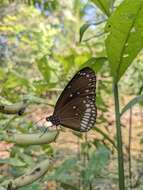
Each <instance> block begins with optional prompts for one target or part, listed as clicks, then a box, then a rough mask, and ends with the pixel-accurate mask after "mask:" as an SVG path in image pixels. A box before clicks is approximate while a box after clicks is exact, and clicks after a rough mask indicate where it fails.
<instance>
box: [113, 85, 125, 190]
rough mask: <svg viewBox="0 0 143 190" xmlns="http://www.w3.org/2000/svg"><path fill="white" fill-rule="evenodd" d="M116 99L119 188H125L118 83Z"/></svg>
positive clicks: (115, 93)
mask: <svg viewBox="0 0 143 190" xmlns="http://www.w3.org/2000/svg"><path fill="white" fill-rule="evenodd" d="M114 101H115V116H116V135H117V151H118V176H119V190H125V177H124V159H123V146H122V131H121V124H120V107H119V96H118V84H117V83H114Z"/></svg>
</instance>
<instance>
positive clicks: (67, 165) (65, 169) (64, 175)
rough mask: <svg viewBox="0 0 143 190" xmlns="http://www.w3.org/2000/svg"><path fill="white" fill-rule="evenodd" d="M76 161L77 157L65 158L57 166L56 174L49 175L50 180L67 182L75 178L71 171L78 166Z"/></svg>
mask: <svg viewBox="0 0 143 190" xmlns="http://www.w3.org/2000/svg"><path fill="white" fill-rule="evenodd" d="M76 162H77V159H76V158H71V159H68V160H65V161H64V162H63V163H62V164H61V165H60V166H59V167H58V168H56V170H55V172H54V174H53V175H50V176H49V177H48V180H56V181H59V182H62V183H66V184H67V181H70V180H71V179H73V176H72V175H71V171H72V169H73V168H74V167H75V166H76Z"/></svg>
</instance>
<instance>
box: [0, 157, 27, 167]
mask: <svg viewBox="0 0 143 190" xmlns="http://www.w3.org/2000/svg"><path fill="white" fill-rule="evenodd" d="M0 164H9V165H11V166H19V167H23V166H25V165H26V164H25V163H24V162H21V161H20V160H19V159H17V158H7V159H0Z"/></svg>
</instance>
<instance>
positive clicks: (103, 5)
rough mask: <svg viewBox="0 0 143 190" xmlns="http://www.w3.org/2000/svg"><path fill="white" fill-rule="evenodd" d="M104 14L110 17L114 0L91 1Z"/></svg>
mask: <svg viewBox="0 0 143 190" xmlns="http://www.w3.org/2000/svg"><path fill="white" fill-rule="evenodd" d="M91 1H92V2H93V3H94V4H95V5H96V6H97V7H98V8H99V9H100V10H101V11H102V12H103V13H104V14H106V15H107V16H110V12H111V8H112V5H113V2H114V0H91Z"/></svg>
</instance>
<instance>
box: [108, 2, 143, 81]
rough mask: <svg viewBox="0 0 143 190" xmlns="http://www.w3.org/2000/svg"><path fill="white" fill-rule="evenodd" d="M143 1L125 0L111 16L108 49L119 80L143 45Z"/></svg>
mask: <svg viewBox="0 0 143 190" xmlns="http://www.w3.org/2000/svg"><path fill="white" fill-rule="evenodd" d="M142 18H143V1H142V0H137V1H134V0H125V1H123V2H122V3H121V5H120V6H119V7H118V8H117V9H116V11H115V12H114V13H113V14H112V15H111V17H110V18H109V20H108V22H107V24H106V28H105V30H106V31H107V32H108V37H107V39H106V50H107V55H108V59H109V62H110V67H111V74H112V76H113V77H114V81H115V82H117V81H119V79H120V78H121V76H122V75H123V74H124V72H125V71H126V69H127V68H128V67H129V65H130V64H131V63H132V61H133V60H134V58H135V57H136V56H137V54H138V53H139V51H140V50H141V49H142V47H143V22H142Z"/></svg>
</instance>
